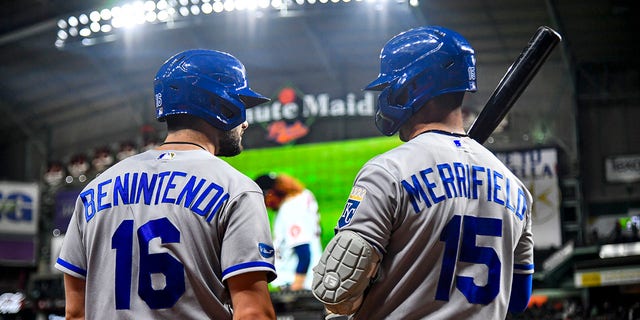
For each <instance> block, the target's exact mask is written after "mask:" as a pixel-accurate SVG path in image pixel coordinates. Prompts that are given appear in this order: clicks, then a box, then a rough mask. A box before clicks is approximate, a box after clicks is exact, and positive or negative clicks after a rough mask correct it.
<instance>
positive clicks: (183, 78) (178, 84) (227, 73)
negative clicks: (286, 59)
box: [154, 49, 269, 131]
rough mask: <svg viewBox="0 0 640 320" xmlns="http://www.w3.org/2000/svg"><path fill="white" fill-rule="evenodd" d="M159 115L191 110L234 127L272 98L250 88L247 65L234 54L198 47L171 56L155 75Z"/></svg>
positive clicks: (214, 123)
mask: <svg viewBox="0 0 640 320" xmlns="http://www.w3.org/2000/svg"><path fill="white" fill-rule="evenodd" d="M154 91H155V101H156V102H155V104H156V118H157V119H158V120H159V121H164V120H165V118H166V117H167V116H170V115H179V114H189V115H193V116H196V117H198V118H201V119H204V120H205V121H207V122H208V123H209V124H211V125H212V126H214V127H216V128H218V129H220V130H223V131H228V130H231V129H233V128H235V127H237V126H238V125H240V124H242V123H243V122H244V121H245V119H246V109H247V108H251V107H254V106H257V105H259V104H261V103H264V102H267V101H269V99H268V98H265V97H264V96H262V95H260V94H259V93H256V92H254V91H253V90H251V89H250V88H249V84H248V83H247V79H246V72H245V68H244V65H243V64H242V62H240V61H239V60H238V59H236V58H235V57H234V56H232V55H230V54H228V53H225V52H220V51H215V50H204V49H194V50H187V51H183V52H180V53H178V54H176V55H174V56H173V57H171V58H169V59H168V60H167V61H166V62H165V63H164V64H163V65H162V66H161V67H160V69H159V70H158V73H157V74H156V76H155V79H154Z"/></svg>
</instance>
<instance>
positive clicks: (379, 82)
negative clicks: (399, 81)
mask: <svg viewBox="0 0 640 320" xmlns="http://www.w3.org/2000/svg"><path fill="white" fill-rule="evenodd" d="M392 80H393V79H392V78H391V77H390V76H388V75H383V74H381V75H379V76H378V78H377V79H375V80H373V81H372V82H371V83H369V84H368V85H367V86H366V87H364V89H363V90H369V91H382V90H383V89H384V88H386V87H388V86H389V83H391V81H392Z"/></svg>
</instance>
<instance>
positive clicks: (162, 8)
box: [54, 0, 420, 48]
mask: <svg viewBox="0 0 640 320" xmlns="http://www.w3.org/2000/svg"><path fill="white" fill-rule="evenodd" d="M386 1H388V0H133V1H129V2H126V3H122V4H120V5H117V6H114V7H112V8H103V9H99V10H98V9H96V10H91V11H89V12H86V13H80V14H78V15H72V16H69V17H66V18H62V19H59V20H58V23H57V26H58V32H57V38H56V40H55V43H54V44H55V46H56V47H58V48H64V46H65V45H67V44H68V43H81V44H83V45H85V46H88V45H94V44H97V43H102V42H106V41H113V40H114V39H116V38H117V37H118V32H125V31H119V29H128V28H132V27H136V26H140V25H145V24H151V25H154V24H169V23H173V22H175V21H179V20H185V21H186V20H188V19H191V18H192V17H193V16H198V15H214V14H224V13H225V12H231V11H241V10H259V11H258V13H262V12H261V11H260V10H266V11H268V10H275V11H280V13H281V15H286V13H287V11H289V10H295V9H296V8H297V7H304V6H311V5H313V6H317V5H320V4H322V5H331V4H335V3H339V2H344V3H348V2H357V3H371V4H373V5H375V6H380V5H382V4H383V3H384V2H386ZM419 1H420V0H396V2H398V3H408V4H409V5H410V6H412V7H417V6H418V5H419Z"/></svg>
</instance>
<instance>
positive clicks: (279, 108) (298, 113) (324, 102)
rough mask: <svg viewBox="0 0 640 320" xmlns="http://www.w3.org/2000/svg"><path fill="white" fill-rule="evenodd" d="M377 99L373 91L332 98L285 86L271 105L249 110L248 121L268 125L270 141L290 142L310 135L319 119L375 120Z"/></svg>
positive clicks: (266, 127) (327, 95) (266, 126)
mask: <svg viewBox="0 0 640 320" xmlns="http://www.w3.org/2000/svg"><path fill="white" fill-rule="evenodd" d="M375 99H376V94H375V93H373V92H364V95H360V96H358V95H356V94H355V93H348V94H347V95H346V96H345V97H332V96H330V95H329V94H326V93H321V94H317V95H312V94H302V93H300V92H299V91H297V90H295V89H294V88H292V87H284V88H282V89H281V90H280V92H279V93H278V94H277V97H276V98H275V99H272V102H271V103H270V104H269V103H267V104H263V105H260V106H257V107H253V108H250V109H247V122H248V123H249V124H260V125H262V126H263V127H265V129H266V130H267V132H268V136H267V138H268V139H269V140H271V141H274V142H276V143H278V144H287V143H291V142H293V141H295V140H297V139H300V138H302V137H304V136H306V135H307V134H308V133H309V131H310V127H311V126H312V125H313V123H314V122H315V121H316V120H317V119H321V118H338V117H348V116H363V117H367V119H371V121H373V118H372V116H373V115H374V113H375Z"/></svg>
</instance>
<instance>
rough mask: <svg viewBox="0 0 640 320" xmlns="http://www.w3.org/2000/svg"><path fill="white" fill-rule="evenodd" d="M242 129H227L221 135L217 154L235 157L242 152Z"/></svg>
mask: <svg viewBox="0 0 640 320" xmlns="http://www.w3.org/2000/svg"><path fill="white" fill-rule="evenodd" d="M242 149H243V148H242V131H239V130H229V131H225V132H224V133H223V134H222V136H221V137H220V147H219V149H218V152H216V155H217V156H221V157H233V156H237V155H239V154H240V152H242Z"/></svg>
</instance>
